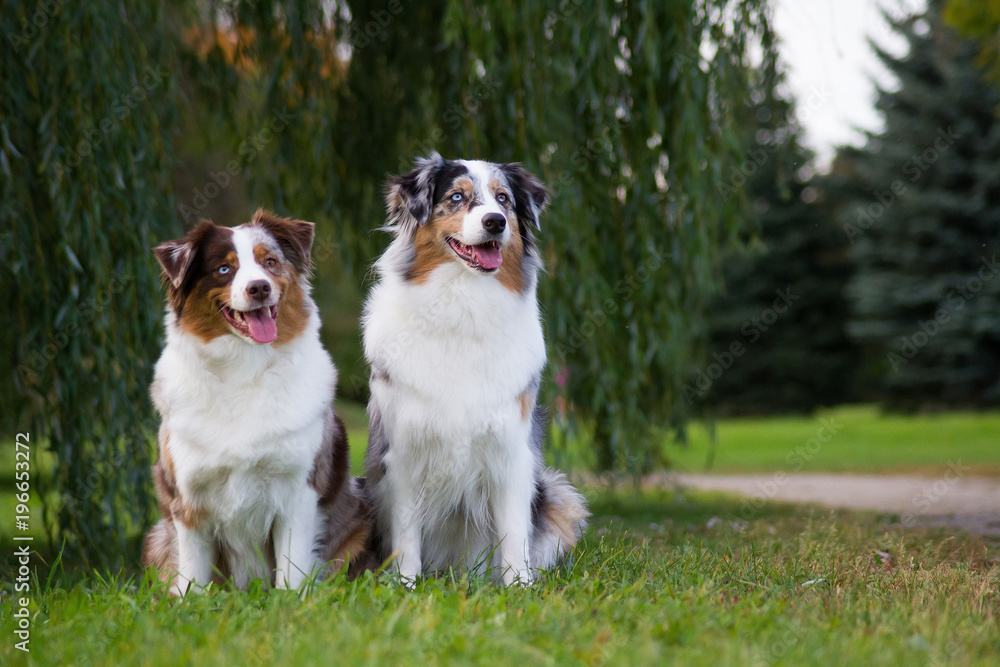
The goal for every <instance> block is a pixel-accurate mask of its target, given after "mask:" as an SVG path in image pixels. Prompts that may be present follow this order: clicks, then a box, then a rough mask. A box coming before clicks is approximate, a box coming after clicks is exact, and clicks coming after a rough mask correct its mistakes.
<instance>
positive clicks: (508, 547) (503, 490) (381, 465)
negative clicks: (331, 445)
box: [363, 154, 588, 583]
mask: <svg viewBox="0 0 1000 667" xmlns="http://www.w3.org/2000/svg"><path fill="white" fill-rule="evenodd" d="M545 200H546V194H545V188H544V187H543V186H542V184H541V183H540V182H539V181H538V179H536V178H535V177H534V176H532V175H531V174H530V173H528V172H527V171H526V170H525V169H524V168H523V167H522V166H521V165H518V164H504V165H497V164H491V163H488V162H480V161H469V160H454V161H453V160H444V159H442V158H441V156H439V155H437V154H434V155H432V156H431V157H429V158H426V159H423V160H418V161H417V166H416V169H414V170H413V171H412V172H410V173H408V174H405V175H402V176H397V177H395V178H393V179H391V180H390V182H389V184H388V187H387V189H386V203H387V206H388V221H387V225H386V228H387V229H388V230H390V231H392V232H393V233H394V235H395V238H394V239H393V241H392V243H391V244H390V245H389V248H388V249H387V250H386V252H385V253H384V254H383V255H382V257H380V258H379V260H378V261H377V263H376V269H377V271H378V273H379V280H378V282H377V284H376V285H375V286H374V287H373V289H372V291H371V294H370V295H369V298H368V301H367V303H366V304H365V315H364V318H363V328H364V347H365V357H366V359H367V360H368V362H369V364H370V365H371V368H372V376H371V400H370V402H369V404H368V410H369V417H370V436H369V447H368V451H367V454H366V457H365V465H366V468H367V475H368V478H367V479H368V481H367V486H366V488H367V493H368V496H369V500H370V502H371V504H372V507H373V514H374V519H375V530H374V532H373V543H372V545H371V546H372V551H373V552H374V554H375V555H376V556H377V558H378V559H379V560H382V561H384V560H386V559H388V558H390V557H392V556H394V564H395V565H394V566H395V568H396V569H397V571H398V572H399V574H400V575H402V576H403V577H404V579H405V580H406V581H412V580H413V578H414V577H416V576H418V575H419V574H421V573H422V572H433V571H436V570H441V569H445V568H448V567H452V566H458V567H464V568H468V569H471V570H474V571H476V572H481V573H490V574H493V575H496V576H499V577H501V578H502V580H503V581H504V582H505V583H511V582H514V581H520V582H522V583H528V582H530V581H531V580H532V578H533V577H534V575H535V573H536V572H537V571H538V570H541V569H546V568H550V567H553V566H554V565H556V564H557V563H558V562H560V560H561V559H563V558H564V557H565V556H566V555H567V554H568V552H569V551H570V549H572V547H573V545H575V544H576V542H577V540H578V539H579V538H580V535H581V532H582V530H583V527H584V525H585V520H586V517H587V515H588V514H587V509H586V504H585V502H584V501H583V498H582V497H581V496H580V495H579V494H578V493H577V492H576V490H575V489H574V488H573V487H572V485H570V484H569V482H567V481H566V479H565V478H564V477H563V476H562V475H561V474H560V473H558V472H556V471H554V470H551V469H549V468H547V467H545V465H544V461H543V457H542V447H541V445H542V436H543V433H544V431H545V429H544V423H545V414H544V410H542V409H541V408H540V407H537V406H536V399H537V395H538V388H539V380H540V377H541V373H542V370H543V368H544V366H545V341H544V339H543V336H542V326H541V321H540V317H539V309H538V302H537V299H536V295H535V292H536V285H537V274H538V269H539V268H540V261H539V257H538V251H537V248H536V245H535V240H534V236H533V233H534V231H535V230H537V229H538V228H539V215H540V214H541V211H542V209H543V207H544V205H545Z"/></svg>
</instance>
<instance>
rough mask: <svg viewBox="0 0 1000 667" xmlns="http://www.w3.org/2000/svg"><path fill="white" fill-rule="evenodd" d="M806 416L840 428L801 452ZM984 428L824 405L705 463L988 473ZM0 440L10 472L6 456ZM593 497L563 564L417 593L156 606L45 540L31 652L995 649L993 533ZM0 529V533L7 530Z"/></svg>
mask: <svg viewBox="0 0 1000 667" xmlns="http://www.w3.org/2000/svg"><path fill="white" fill-rule="evenodd" d="M338 411H339V412H340V414H341V416H342V418H343V419H344V420H345V423H346V425H347V429H348V433H349V436H350V439H351V444H352V462H353V466H354V469H355V472H360V471H361V467H360V462H361V459H362V457H363V454H364V448H365V443H366V433H365V429H366V418H365V414H364V411H363V409H362V408H361V407H359V406H357V405H352V404H349V403H345V404H343V405H339V406H338ZM820 419H826V420H827V423H830V422H831V420H832V424H833V425H834V426H835V427H836V433H835V434H834V435H833V437H832V438H831V439H830V440H829V441H828V442H826V443H819V444H820V445H821V446H820V447H818V448H817V449H815V450H814V452H813V453H810V451H809V450H810V447H809V441H810V438H814V437H816V435H817V431H818V429H819V426H820ZM997 442H1000V415H997V414H989V413H986V414H982V413H979V414H949V415H940V416H919V417H898V416H893V415H890V416H882V415H880V414H879V413H878V412H877V411H876V410H875V409H872V408H858V407H850V408H839V409H837V410H833V411H829V412H824V413H821V414H820V415H817V416H816V417H814V418H768V419H745V420H744V419H740V420H735V419H734V420H724V421H722V422H720V423H719V424H718V442H717V445H716V447H717V450H716V454H715V457H716V465H715V470H721V471H740V472H743V471H764V470H775V469H785V470H790V469H792V468H791V466H790V464H789V462H788V460H787V459H786V456H788V454H789V452H792V453H795V452H796V450H800V449H801V448H805V449H801V451H799V454H798V456H799V457H800V458H801V459H802V460H803V464H804V465H803V470H806V471H841V470H843V471H849V470H850V471H893V472H910V471H916V472H920V471H929V470H932V469H935V468H937V467H941V466H943V465H946V464H947V462H949V461H954V460H961V461H962V463H963V464H964V465H968V466H972V467H973V468H974V469H977V470H979V471H981V472H991V471H997V470H1000V447H997V445H996V443H997ZM0 450H3V453H4V461H5V462H4V465H0V470H3V473H4V475H3V476H4V479H5V480H6V479H8V478H9V477H10V475H9V474H7V473H9V472H10V471H9V470H6V459H7V458H12V457H7V456H6V454H8V453H9V451H7V448H0ZM668 451H669V452H671V453H672V454H673V455H675V458H676V460H677V463H678V465H679V467H680V468H681V469H687V470H701V469H703V467H704V462H705V459H706V457H707V455H708V453H709V451H710V447H709V438H708V437H707V432H706V431H705V429H704V428H701V427H695V428H694V429H693V432H692V439H691V444H690V446H689V448H688V449H686V450H681V449H679V448H677V447H670V448H669V449H668ZM805 454H808V456H804V455H805ZM4 491H5V493H4V494H3V496H4V497H3V498H0V507H3V506H5V505H6V503H7V501H8V497H9V495H10V494H9V489H6V488H5V489H4ZM588 494H589V497H590V500H591V503H592V509H593V511H594V515H595V517H594V520H593V522H592V526H591V528H590V529H589V530H588V532H587V535H586V537H585V539H584V542H583V543H582V545H581V546H580V547H579V548H578V550H577V552H576V557H575V561H574V563H573V565H572V566H571V567H569V568H567V569H565V570H562V571H559V572H554V573H549V574H547V575H545V576H544V577H543V578H542V580H540V581H539V582H537V583H536V585H535V586H533V587H531V588H529V589H520V588H515V589H504V588H501V587H499V586H496V585H492V584H490V583H488V582H484V581H482V580H476V579H473V580H469V579H468V578H462V577H460V576H459V577H443V578H439V579H428V580H424V581H422V582H421V583H419V584H418V586H417V588H416V590H415V591H412V592H411V591H407V590H405V589H402V588H400V587H398V586H396V585H394V584H393V583H392V582H390V581H386V580H385V579H379V578H376V577H375V576H373V575H366V576H365V577H363V578H361V579H359V580H357V581H353V582H347V581H344V580H342V579H337V580H333V581H328V582H325V583H323V584H322V585H321V586H320V587H319V589H318V590H316V591H313V592H312V593H310V594H308V595H306V596H305V597H304V598H300V597H298V596H296V595H295V594H292V593H287V592H279V591H275V592H267V591H263V590H253V591H250V592H246V593H243V592H235V591H227V590H212V591H209V592H208V593H206V594H204V595H197V596H190V597H188V598H186V599H184V600H182V601H172V600H169V599H166V598H165V597H164V596H163V591H162V590H161V589H159V588H158V587H157V586H155V585H153V584H151V583H150V582H148V581H146V580H144V579H143V577H142V575H141V573H138V572H136V571H135V570H130V571H127V572H125V573H120V574H117V575H114V576H111V575H105V576H100V575H98V574H96V573H94V572H93V571H86V570H81V569H79V568H66V569H64V568H62V567H61V566H60V567H57V568H55V569H54V570H53V569H52V568H50V567H49V566H48V563H52V562H53V561H54V560H55V559H54V558H53V557H52V556H50V555H47V554H36V555H35V556H34V564H35V565H36V574H35V577H34V581H33V584H32V593H31V599H32V603H31V610H32V640H31V649H32V653H31V656H30V659H31V662H33V663H36V664H62V663H71V664H146V665H161V664H162V665H174V664H178V663H192V664H211V665H215V664H243V665H258V664H294V665H298V664H307V665H308V664H331V663H338V664H339V663H342V662H347V663H364V664H373V665H382V664H390V665H397V664H419V665H423V664H488V665H507V664H517V665H527V664H578V663H583V664H653V663H668V664H696V665H702V664H709V665H713V666H714V665H731V664H734V665H740V666H741V667H743V666H745V665H749V666H753V665H769V664H787V665H800V664H805V665H813V664H814V665H856V664H888V665H898V664H920V665H924V664H932V665H944V664H956V665H980V664H981V665H991V664H996V662H997V656H998V655H1000V542H998V541H997V540H992V541H991V540H990V539H988V538H979V537H975V536H970V535H966V534H963V533H958V532H946V531H943V530H929V529H912V530H905V529H902V528H900V527H898V526H897V525H894V524H891V523H889V521H890V520H892V517H881V516H878V515H875V514H873V513H849V512H842V511H830V510H824V509H819V508H815V507H810V506H803V507H795V506H790V505H781V504H766V505H764V506H763V507H762V508H760V509H758V510H756V511H755V513H754V514H753V516H752V517H751V518H750V519H749V520H748V521H741V520H737V517H738V516H739V515H740V514H741V513H743V512H744V510H745V507H744V505H743V503H742V502H741V501H740V500H739V499H734V498H730V497H726V496H722V495H717V494H704V493H695V494H684V493H677V492H672V491H661V492H655V493H646V494H637V493H635V492H634V491H633V490H631V488H627V489H624V490H622V489H619V490H618V491H617V492H614V493H613V492H611V491H608V490H595V489H591V490H589V492H588ZM7 515H8V516H9V515H10V512H8V513H7ZM3 533H6V534H5V535H4V539H3V541H4V543H5V544H7V545H10V544H11V542H10V540H9V534H10V533H9V528H8V527H6V526H4V527H2V529H0V534H3ZM36 544H38V545H39V546H40V547H41V543H36ZM11 548H12V547H11ZM880 554H887V555H888V557H886V556H885V555H880ZM43 559H44V561H45V562H44V563H43ZM12 562H13V561H11V560H10V559H6V562H4V563H3V565H0V571H3V572H4V574H5V575H6V576H5V577H4V581H3V583H2V584H0V599H2V602H0V636H2V637H3V641H0V664H11V663H15V664H23V663H24V661H25V659H26V656H24V655H23V654H22V653H20V652H19V651H16V650H14V638H13V634H12V632H13V629H14V619H13V618H12V617H11V609H12V607H11V603H10V600H11V596H12V594H13V589H12V587H13V581H12V577H11V576H10V567H11V565H12ZM50 574H51V575H52V578H51V580H49V579H48V578H49V576H50ZM19 595H20V594H19Z"/></svg>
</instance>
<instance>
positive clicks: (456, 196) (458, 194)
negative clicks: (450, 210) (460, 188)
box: [451, 192, 465, 201]
mask: <svg viewBox="0 0 1000 667" xmlns="http://www.w3.org/2000/svg"><path fill="white" fill-rule="evenodd" d="M463 199H465V196H464V195H463V194H462V193H461V192H456V193H455V194H453V195H452V196H451V200H452V201H462V200H463Z"/></svg>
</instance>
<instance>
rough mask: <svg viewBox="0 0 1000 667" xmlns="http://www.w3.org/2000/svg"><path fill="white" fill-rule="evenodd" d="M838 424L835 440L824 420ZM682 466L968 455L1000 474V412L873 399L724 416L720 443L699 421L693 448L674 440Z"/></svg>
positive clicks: (883, 468) (908, 467) (887, 463)
mask: <svg viewBox="0 0 1000 667" xmlns="http://www.w3.org/2000/svg"><path fill="white" fill-rule="evenodd" d="M824 423H826V424H830V425H831V426H830V428H831V430H834V429H835V432H834V433H833V435H832V437H830V438H829V441H828V442H825V443H823V442H820V441H819V439H818V438H817V436H819V435H824V436H825V433H824V434H821V433H820V432H819V430H820V428H821V426H822V425H823V424H824ZM668 454H669V456H670V458H671V460H672V461H673V462H675V463H676V467H677V469H679V470H681V471H685V472H700V471H704V470H706V463H707V462H709V461H711V460H712V457H713V455H714V463H713V464H712V465H711V468H710V469H711V470H712V471H713V472H768V471H773V470H786V471H789V472H791V471H793V470H795V469H797V468H798V469H801V470H802V471H803V472H877V473H887V472H894V473H933V472H935V471H938V470H940V469H943V468H945V467H947V466H948V464H949V463H951V462H961V463H962V464H963V465H965V466H969V468H970V469H971V470H972V471H973V472H977V473H980V474H997V473H1000V413H997V412H988V413H981V412H977V413H961V412H959V413H944V414H933V415H896V414H888V415H885V414H881V413H880V412H879V410H878V408H875V407H870V406H846V407H840V408H836V409H832V410H823V411H821V412H819V413H818V414H817V415H815V416H813V417H763V418H747V419H724V420H720V421H719V422H718V423H717V424H716V444H715V446H714V454H713V446H712V443H711V438H710V436H709V431H708V429H707V428H706V427H705V426H704V425H702V424H695V425H693V426H692V428H691V431H690V443H689V445H688V446H687V448H681V447H677V446H671V447H670V448H669V449H668Z"/></svg>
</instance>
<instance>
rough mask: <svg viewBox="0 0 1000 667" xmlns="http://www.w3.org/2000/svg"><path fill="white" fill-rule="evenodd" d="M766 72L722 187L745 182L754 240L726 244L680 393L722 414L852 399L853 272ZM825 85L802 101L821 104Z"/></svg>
mask: <svg viewBox="0 0 1000 667" xmlns="http://www.w3.org/2000/svg"><path fill="white" fill-rule="evenodd" d="M781 81H782V77H781V75H780V74H777V73H774V72H770V73H767V75H766V78H765V85H764V86H763V94H762V95H761V96H760V97H758V98H756V100H755V102H751V103H750V104H748V107H747V109H746V116H747V120H746V123H745V126H746V128H747V145H748V148H747V149H746V152H745V154H744V159H743V160H742V161H741V162H740V163H739V164H736V165H734V167H733V169H732V171H731V174H730V177H729V179H728V182H724V183H723V184H722V185H721V186H720V188H719V189H720V194H721V195H722V196H727V195H728V194H729V193H730V188H737V187H740V186H741V185H742V184H743V182H744V181H745V185H744V187H745V188H746V192H747V196H748V197H749V199H750V203H751V206H752V209H753V211H754V213H755V214H756V220H757V225H758V232H757V238H756V239H755V240H754V241H753V242H752V243H751V244H749V245H748V246H747V247H745V248H738V249H734V250H733V251H731V252H730V253H729V254H728V256H727V258H726V261H725V263H724V282H725V287H724V291H723V293H722V294H721V295H720V296H719V298H717V299H716V300H715V302H714V303H713V305H712V306H711V309H710V320H709V325H710V329H709V334H710V344H709V350H710V353H711V354H710V356H709V358H708V359H707V361H706V362H705V364H704V365H703V366H702V367H701V368H699V369H698V370H697V372H696V374H695V375H694V376H693V377H692V378H691V380H690V381H689V384H688V389H687V391H686V394H687V395H688V396H689V398H690V399H691V400H692V401H694V400H696V399H697V400H704V401H706V402H708V403H709V404H712V405H715V406H717V407H718V408H719V409H721V410H722V411H724V412H774V411H786V410H791V411H804V410H810V409H812V408H814V407H816V406H820V405H831V404H836V403H840V402H843V401H845V400H849V399H850V398H852V388H853V374H854V369H855V366H856V357H857V354H856V349H855V348H854V346H853V345H852V343H851V341H850V340H849V339H848V337H847V333H846V324H847V316H848V307H847V303H846V301H845V300H844V298H843V295H842V292H843V287H844V284H845V283H846V281H847V279H848V278H849V276H850V273H851V265H850V262H849V261H848V258H847V241H846V239H845V238H844V236H843V234H841V233H840V231H839V230H838V229H837V228H836V226H835V224H834V220H833V216H832V213H831V208H830V202H829V201H828V200H827V198H826V197H825V196H824V193H823V187H822V184H821V182H820V181H821V179H820V178H818V177H812V178H808V177H807V176H806V175H805V174H806V173H808V170H809V166H808V165H809V164H810V161H811V159H812V154H811V153H810V151H808V150H807V149H806V148H804V147H803V146H802V144H801V143H800V140H801V129H800V127H799V126H798V124H797V120H796V118H795V105H794V104H793V102H792V101H790V100H788V99H785V98H783V97H782V96H780V95H779V94H778V92H777V91H778V90H779V89H780V86H781ZM823 95H824V93H823V91H821V90H816V91H812V93H811V96H812V97H810V98H808V99H805V100H803V102H804V103H805V104H806V108H805V112H806V113H808V112H809V110H810V108H811V107H814V106H816V105H818V104H824V103H826V102H828V100H826V99H824V98H823Z"/></svg>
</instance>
